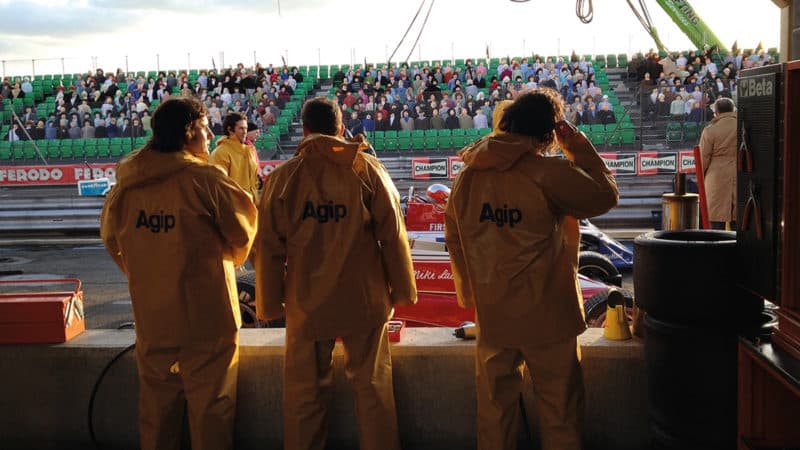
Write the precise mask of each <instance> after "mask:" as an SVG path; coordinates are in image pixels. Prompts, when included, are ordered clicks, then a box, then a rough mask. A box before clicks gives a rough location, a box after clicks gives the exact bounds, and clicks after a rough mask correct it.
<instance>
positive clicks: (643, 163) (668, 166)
mask: <svg viewBox="0 0 800 450" xmlns="http://www.w3.org/2000/svg"><path fill="white" fill-rule="evenodd" d="M637 166H638V167H637V171H636V172H637V175H656V174H663V173H675V172H676V171H677V170H678V155H677V154H676V153H660V152H639V164H638V165H637Z"/></svg>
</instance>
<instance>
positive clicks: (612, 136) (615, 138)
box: [606, 130, 622, 145]
mask: <svg viewBox="0 0 800 450" xmlns="http://www.w3.org/2000/svg"><path fill="white" fill-rule="evenodd" d="M606 139H607V142H608V144H609V145H619V144H622V130H616V131H613V132H607V133H606Z"/></svg>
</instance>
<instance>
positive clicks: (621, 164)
mask: <svg viewBox="0 0 800 450" xmlns="http://www.w3.org/2000/svg"><path fill="white" fill-rule="evenodd" d="M600 157H601V158H603V162H604V163H606V167H608V170H610V171H611V173H613V174H614V175H636V153H600Z"/></svg>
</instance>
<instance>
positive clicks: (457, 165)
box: [447, 156, 464, 180]
mask: <svg viewBox="0 0 800 450" xmlns="http://www.w3.org/2000/svg"><path fill="white" fill-rule="evenodd" d="M447 164H448V165H449V166H450V175H449V178H450V179H451V180H452V179H455V177H456V175H458V174H459V172H461V169H463V168H464V161H463V160H462V159H461V158H459V157H458V156H451V157H449V158H447Z"/></svg>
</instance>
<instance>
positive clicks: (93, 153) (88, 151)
mask: <svg viewBox="0 0 800 450" xmlns="http://www.w3.org/2000/svg"><path fill="white" fill-rule="evenodd" d="M83 156H84V157H85V158H97V146H96V145H87V146H85V147H83Z"/></svg>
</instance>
